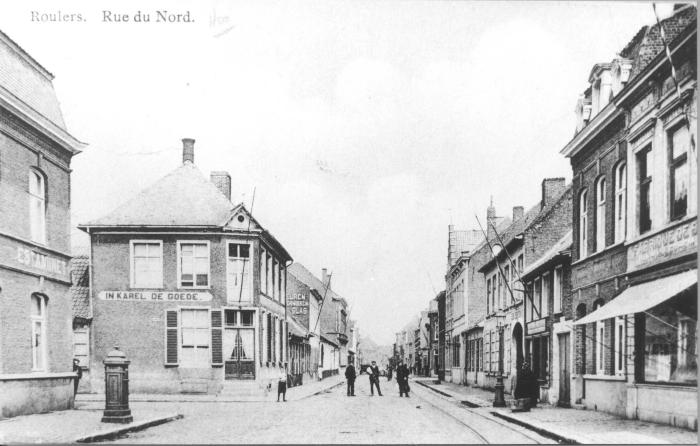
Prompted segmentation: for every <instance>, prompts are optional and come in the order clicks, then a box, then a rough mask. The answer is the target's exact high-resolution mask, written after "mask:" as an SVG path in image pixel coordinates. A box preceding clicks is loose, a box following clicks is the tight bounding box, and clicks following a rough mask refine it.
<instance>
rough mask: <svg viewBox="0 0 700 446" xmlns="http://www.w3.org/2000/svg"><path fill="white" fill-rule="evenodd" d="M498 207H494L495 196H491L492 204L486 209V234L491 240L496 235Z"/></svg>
mask: <svg viewBox="0 0 700 446" xmlns="http://www.w3.org/2000/svg"><path fill="white" fill-rule="evenodd" d="M495 227H496V208H495V207H493V196H491V204H490V205H489V207H488V208H487V209H486V236H487V237H488V239H489V240H491V239H493V238H495V237H496V230H495V229H494V228H495Z"/></svg>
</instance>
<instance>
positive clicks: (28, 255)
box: [0, 238, 70, 282]
mask: <svg viewBox="0 0 700 446" xmlns="http://www.w3.org/2000/svg"><path fill="white" fill-rule="evenodd" d="M68 261H69V258H68V257H63V256H60V255H58V256H57V255H54V254H50V253H48V252H45V251H44V250H42V249H41V248H37V247H33V246H30V245H26V244H23V243H18V242H15V241H12V240H9V239H4V238H0V264H4V265H7V266H10V267H14V268H17V269H20V270H25V271H28V272H32V273H35V274H40V275H43V276H47V277H50V278H55V279H59V280H63V281H65V282H70V274H69V273H70V271H69V265H68Z"/></svg>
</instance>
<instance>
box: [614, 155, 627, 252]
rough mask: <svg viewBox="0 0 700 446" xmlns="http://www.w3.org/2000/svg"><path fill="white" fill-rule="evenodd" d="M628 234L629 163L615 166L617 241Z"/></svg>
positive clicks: (622, 239)
mask: <svg viewBox="0 0 700 446" xmlns="http://www.w3.org/2000/svg"><path fill="white" fill-rule="evenodd" d="M626 236H627V164H625V163H622V164H620V165H618V166H617V167H616V168H615V243H620V242H622V241H624V240H625V237H626Z"/></svg>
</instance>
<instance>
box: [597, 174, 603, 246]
mask: <svg viewBox="0 0 700 446" xmlns="http://www.w3.org/2000/svg"><path fill="white" fill-rule="evenodd" d="M595 191H596V192H595V195H596V198H595V202H596V219H595V223H596V224H595V226H596V227H595V234H596V237H595V250H596V251H602V250H603V249H605V177H601V178H600V179H599V180H598V182H597V183H596V187H595Z"/></svg>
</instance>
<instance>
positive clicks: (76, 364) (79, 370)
mask: <svg viewBox="0 0 700 446" xmlns="http://www.w3.org/2000/svg"><path fill="white" fill-rule="evenodd" d="M73 371H74V372H75V373H76V375H77V376H76V377H75V381H74V383H73V385H74V388H73V396H75V395H77V394H78V384H79V383H80V378H82V377H83V369H82V368H81V367H80V359H78V358H74V359H73Z"/></svg>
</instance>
